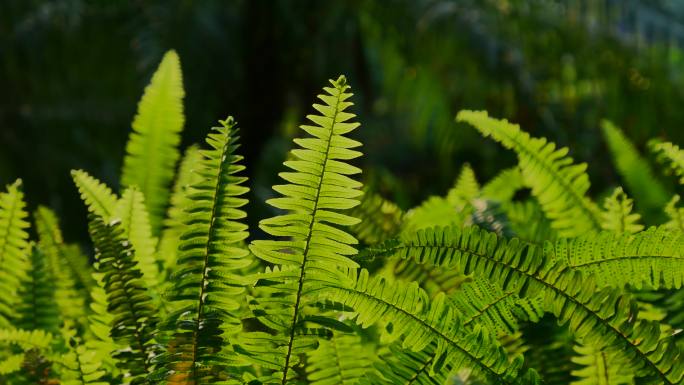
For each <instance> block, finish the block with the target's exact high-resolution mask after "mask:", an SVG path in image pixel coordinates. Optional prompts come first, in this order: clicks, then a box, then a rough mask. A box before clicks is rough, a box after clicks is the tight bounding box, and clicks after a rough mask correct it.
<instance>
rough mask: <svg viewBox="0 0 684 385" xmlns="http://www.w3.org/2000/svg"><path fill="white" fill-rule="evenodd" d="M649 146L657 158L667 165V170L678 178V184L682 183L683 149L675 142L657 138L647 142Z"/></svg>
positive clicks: (683, 174) (683, 180) (683, 173)
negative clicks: (662, 140)
mask: <svg viewBox="0 0 684 385" xmlns="http://www.w3.org/2000/svg"><path fill="white" fill-rule="evenodd" d="M649 147H650V148H651V151H653V152H654V153H655V154H656V156H657V157H658V160H659V161H660V162H661V163H664V164H665V165H666V166H667V167H668V169H667V170H668V171H669V172H670V173H672V174H674V175H676V176H678V177H679V178H680V179H679V184H684V150H682V149H680V148H679V146H677V145H675V144H672V143H670V142H661V141H659V140H652V141H651V142H649Z"/></svg>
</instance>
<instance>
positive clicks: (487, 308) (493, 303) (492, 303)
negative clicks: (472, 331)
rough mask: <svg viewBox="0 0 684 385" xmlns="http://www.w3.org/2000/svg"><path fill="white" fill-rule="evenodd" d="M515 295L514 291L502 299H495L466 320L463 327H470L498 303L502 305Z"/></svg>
mask: <svg viewBox="0 0 684 385" xmlns="http://www.w3.org/2000/svg"><path fill="white" fill-rule="evenodd" d="M513 295H515V293H514V292H512V291H508V292H505V293H502V295H501V296H500V297H498V298H495V299H494V300H493V301H490V302H489V303H488V304H487V305H486V306H485V307H483V308H482V309H478V310H477V312H476V313H475V314H474V315H472V316H471V317H469V318H468V319H466V320H464V321H463V326H467V325H469V324H470V323H471V322H473V321H475V320H476V319H477V318H479V317H480V316H482V315H483V314H485V313H486V312H487V311H488V310H489V309H491V308H493V307H494V306H496V305H497V304H498V303H500V302H502V301H504V300H506V299H507V298H509V297H511V296H513Z"/></svg>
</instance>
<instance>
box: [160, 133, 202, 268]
mask: <svg viewBox="0 0 684 385" xmlns="http://www.w3.org/2000/svg"><path fill="white" fill-rule="evenodd" d="M201 160H202V154H200V151H199V146H190V147H188V149H187V150H185V154H184V155H183V159H182V160H181V162H180V166H179V167H178V172H177V174H176V181H175V182H174V185H173V190H172V192H171V198H170V199H169V202H170V205H169V209H168V211H167V212H166V218H165V219H164V229H163V231H162V233H161V236H160V239H159V253H158V259H159V260H160V262H161V264H162V266H163V270H162V273H163V274H164V276H168V274H170V273H171V271H172V270H173V269H174V266H175V265H176V260H177V259H178V258H177V256H178V243H179V242H180V236H181V234H182V233H183V229H184V226H183V218H184V216H185V207H187V205H188V204H189V202H188V198H187V196H188V193H187V190H188V188H189V187H190V185H192V184H193V183H195V180H196V179H197V178H198V177H199V176H198V175H197V173H196V172H195V170H196V169H197V168H198V165H199V162H200V161H201Z"/></svg>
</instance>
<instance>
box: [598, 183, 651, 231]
mask: <svg viewBox="0 0 684 385" xmlns="http://www.w3.org/2000/svg"><path fill="white" fill-rule="evenodd" d="M633 206H634V204H633V201H632V200H631V199H629V197H628V196H627V194H625V192H624V191H622V187H617V188H616V189H615V190H613V194H611V195H610V196H609V197H607V198H606V200H605V201H604V203H603V210H604V211H603V212H602V213H601V217H602V218H603V221H602V222H601V227H602V228H603V229H604V230H607V231H612V232H614V233H617V234H622V233H629V234H634V233H638V232H639V231H641V230H643V229H644V226H643V225H642V224H640V223H639V222H640V221H641V215H639V214H637V213H632V207H633Z"/></svg>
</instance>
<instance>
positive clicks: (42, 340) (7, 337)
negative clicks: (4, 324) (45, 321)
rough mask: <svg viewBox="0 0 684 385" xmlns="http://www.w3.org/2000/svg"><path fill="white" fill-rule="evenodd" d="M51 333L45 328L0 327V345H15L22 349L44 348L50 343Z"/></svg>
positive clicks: (51, 339)
mask: <svg viewBox="0 0 684 385" xmlns="http://www.w3.org/2000/svg"><path fill="white" fill-rule="evenodd" d="M52 341H53V336H52V334H50V333H48V332H46V331H45V330H23V329H0V345H16V346H19V347H20V348H22V349H23V350H31V349H38V350H45V349H49V348H50V345H51V344H52Z"/></svg>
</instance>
